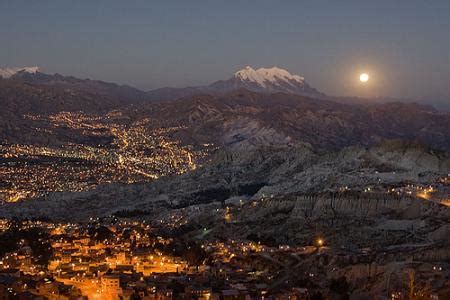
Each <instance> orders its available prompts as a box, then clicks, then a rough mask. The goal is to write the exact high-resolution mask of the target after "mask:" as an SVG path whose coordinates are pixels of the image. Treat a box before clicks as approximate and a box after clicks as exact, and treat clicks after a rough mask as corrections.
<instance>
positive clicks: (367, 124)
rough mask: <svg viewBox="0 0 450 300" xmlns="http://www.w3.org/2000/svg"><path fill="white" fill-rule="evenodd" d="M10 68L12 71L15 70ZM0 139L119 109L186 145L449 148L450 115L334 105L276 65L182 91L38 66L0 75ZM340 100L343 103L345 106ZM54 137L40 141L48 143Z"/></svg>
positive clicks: (25, 137)
mask: <svg viewBox="0 0 450 300" xmlns="http://www.w3.org/2000/svg"><path fill="white" fill-rule="evenodd" d="M12 70H15V73H14V72H12ZM0 74H8V76H7V78H6V79H0V103H1V105H2V107H3V109H2V111H1V112H0V117H1V118H0V123H1V124H0V125H1V129H0V140H3V141H7V142H8V141H9V142H11V141H21V142H24V143H27V142H29V138H31V139H32V140H33V141H38V142H39V138H40V135H43V133H35V132H33V126H32V125H31V122H30V121H29V120H25V119H24V116H25V115H27V114H37V115H51V114H55V113H58V112H61V111H83V112H85V113H89V114H97V115H98V114H100V115H101V114H105V113H107V112H109V111H111V110H114V109H119V110H121V111H122V112H123V113H125V114H127V116H128V118H129V122H136V121H138V120H139V119H142V118H146V117H151V118H153V119H154V120H155V122H156V124H162V126H166V125H167V124H170V125H171V126H182V127H183V129H180V130H178V131H177V133H176V134H177V135H178V136H179V138H180V139H181V140H184V141H185V142H186V143H210V142H214V143H217V144H219V145H224V146H229V145H241V144H255V145H258V144H288V143H296V142H306V143H309V144H311V145H313V146H314V147H322V148H325V149H340V148H342V147H346V146H350V145H355V144H359V145H371V144H373V143H377V142H379V141H381V140H383V139H407V140H414V141H418V142H422V143H425V144H427V145H430V146H432V147H436V148H439V149H445V150H448V149H450V132H449V130H448V128H450V114H448V113H445V112H441V111H438V110H436V109H434V108H433V107H431V106H425V105H420V104H414V103H400V102H391V103H371V102H369V103H365V105H359V104H354V103H353V102H352V101H347V102H345V101H339V102H338V101H333V100H330V99H328V98H326V97H325V96H324V94H322V93H320V92H318V91H317V90H316V89H314V88H312V87H311V86H310V85H309V84H308V83H307V82H306V81H305V79H304V78H303V77H301V76H299V75H292V74H290V73H289V72H288V71H286V70H283V69H280V68H277V67H273V68H260V69H257V70H255V69H253V68H251V67H246V68H244V69H242V70H239V71H237V72H236V73H235V74H234V75H233V76H232V77H231V78H230V79H228V80H222V81H216V82H214V83H212V84H211V85H209V86H205V87H193V88H184V89H169V88H168V89H159V90H154V91H150V92H143V91H140V90H138V89H135V88H132V87H129V86H124V85H117V84H113V83H107V82H103V81H96V80H89V79H78V78H75V77H71V76H62V75H59V74H54V75H48V74H44V73H41V72H39V70H38V69H37V68H16V69H7V70H6V71H5V70H2V71H1V72H0ZM343 102H345V103H343ZM55 138H56V139H58V136H56V137H55V136H53V137H49V136H45V137H43V139H45V140H49V139H50V140H53V139H55Z"/></svg>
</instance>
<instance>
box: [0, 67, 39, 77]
mask: <svg viewBox="0 0 450 300" xmlns="http://www.w3.org/2000/svg"><path fill="white" fill-rule="evenodd" d="M19 72H25V73H31V74H35V73H36V72H39V67H23V68H5V69H0V77H3V78H9V77H11V76H14V75H15V74H17V73H19Z"/></svg>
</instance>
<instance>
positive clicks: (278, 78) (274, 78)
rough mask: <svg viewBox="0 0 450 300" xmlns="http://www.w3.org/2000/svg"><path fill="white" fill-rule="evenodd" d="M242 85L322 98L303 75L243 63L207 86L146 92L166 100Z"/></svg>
mask: <svg viewBox="0 0 450 300" xmlns="http://www.w3.org/2000/svg"><path fill="white" fill-rule="evenodd" d="M239 89H246V90H249V91H253V92H258V93H287V94H296V95H302V96H311V97H315V98H323V97H324V96H325V95H324V94H322V93H320V92H319V91H317V90H316V89H315V88H312V87H311V86H310V85H309V84H308V83H307V82H306V81H305V78H303V77H302V76H299V75H295V74H291V73H289V71H287V70H285V69H281V68H278V67H272V68H259V69H256V70H255V69H253V68H252V67H250V66H247V67H245V68H243V69H241V70H239V71H237V72H235V73H234V74H233V76H232V77H231V78H229V79H227V80H219V81H216V82H214V83H212V84H210V85H207V86H196V87H186V88H161V89H156V90H153V91H150V92H148V95H149V97H150V98H151V99H154V100H170V99H177V98H182V97H188V96H192V95H195V94H210V95H220V94H224V93H228V92H231V91H234V90H239Z"/></svg>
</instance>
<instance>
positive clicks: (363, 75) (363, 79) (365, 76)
mask: <svg viewBox="0 0 450 300" xmlns="http://www.w3.org/2000/svg"><path fill="white" fill-rule="evenodd" d="M359 81H361V82H367V81H369V74H367V73H361V75H359Z"/></svg>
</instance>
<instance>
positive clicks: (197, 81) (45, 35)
mask: <svg viewBox="0 0 450 300" xmlns="http://www.w3.org/2000/svg"><path fill="white" fill-rule="evenodd" d="M324 7H326V9H324ZM449 36H450V2H449V1H446V0H436V1H420V0H408V1H406V0H405V1H387V0H386V1H282V2H280V3H278V4H277V5H276V6H275V5H274V3H273V1H257V2H253V1H132V3H128V2H124V1H88V2H86V1H47V0H45V1H32V2H30V1H1V2H0V44H1V47H0V67H14V66H29V65H37V66H39V67H40V68H41V70H43V71H45V72H46V73H61V74H70V75H74V76H77V77H81V78H94V79H101V80H105V81H112V82H117V83H126V84H129V85H132V86H135V87H138V88H140V89H144V90H150V89H154V88H160V87H165V86H176V87H184V86H191V85H203V84H209V83H211V82H212V81H215V80H216V79H218V78H228V77H230V76H231V75H232V74H233V72H234V71H235V70H238V69H240V68H242V67H245V66H246V65H251V66H253V67H264V66H267V67H270V66H274V65H276V66H279V67H283V68H286V69H288V70H290V71H291V72H293V73H296V74H300V75H302V76H304V77H305V78H306V80H307V81H308V82H309V83H310V84H312V85H313V86H315V87H316V88H318V89H319V90H321V91H323V92H325V93H327V94H331V95H359V96H392V97H401V98H414V99H420V100H426V99H428V100H429V101H432V100H433V101H435V100H439V101H446V100H448V99H450V85H449V84H448V81H449V78H450V64H448V63H447V62H448V60H449V59H450V39H449V38H448V37H449ZM362 71H366V72H370V73H371V75H372V79H373V80H372V82H371V87H370V89H366V90H364V91H361V90H360V89H358V87H357V86H356V84H355V83H356V81H355V78H356V76H357V74H358V72H362ZM448 101H450V100H448Z"/></svg>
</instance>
